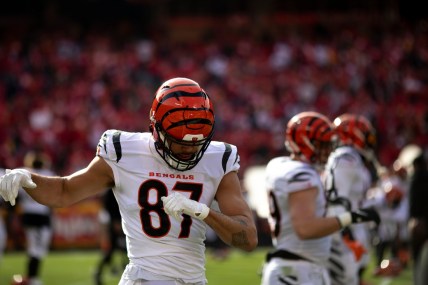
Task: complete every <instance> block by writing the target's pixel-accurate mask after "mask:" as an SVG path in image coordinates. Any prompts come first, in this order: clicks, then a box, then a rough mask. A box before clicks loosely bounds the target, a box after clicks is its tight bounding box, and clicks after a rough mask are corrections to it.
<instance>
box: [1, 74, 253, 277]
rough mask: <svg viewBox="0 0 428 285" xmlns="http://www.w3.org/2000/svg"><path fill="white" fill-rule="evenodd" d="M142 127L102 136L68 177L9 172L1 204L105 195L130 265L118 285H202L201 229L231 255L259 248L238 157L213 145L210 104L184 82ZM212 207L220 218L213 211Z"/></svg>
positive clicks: (161, 95)
mask: <svg viewBox="0 0 428 285" xmlns="http://www.w3.org/2000/svg"><path fill="white" fill-rule="evenodd" d="M136 119H138V118H136ZM149 119H150V130H151V132H136V133H131V132H126V131H119V130H107V131H106V132H104V134H103V135H102V137H101V139H100V142H99V144H98V148H97V152H96V156H95V158H94V159H93V160H92V161H91V162H90V163H89V165H88V166H87V167H86V168H84V169H81V170H79V171H77V172H75V173H73V174H71V175H69V176H65V177H48V176H42V175H39V174H36V173H34V172H30V171H27V170H24V169H14V170H11V171H9V172H8V173H7V174H5V175H4V176H2V177H1V178H0V195H1V196H3V198H4V199H5V200H6V201H10V202H11V203H12V204H14V202H15V198H16V196H17V189H18V188H19V187H21V186H23V187H24V188H25V189H26V190H27V192H28V193H29V194H30V195H31V196H32V197H33V198H34V199H35V200H37V201H38V202H40V203H42V204H45V205H49V206H51V207H66V206H69V205H71V204H73V203H77V202H79V201H81V200H83V199H85V198H88V197H90V196H93V195H95V194H99V193H101V192H102V191H105V189H107V188H112V189H113V192H114V195H115V197H116V200H117V202H118V204H119V209H120V213H121V215H122V225H123V231H124V233H125V235H126V243H127V251H128V257H129V260H130V261H129V264H128V265H127V267H126V269H125V271H124V273H123V274H122V278H121V280H120V283H119V284H121V285H133V284H145V285H147V284H149V285H154V284H156V285H173V284H174V285H175V284H198V285H199V284H206V282H207V280H206V277H205V245H204V239H205V231H206V227H207V226H210V227H211V228H212V229H213V230H214V231H215V232H216V233H217V234H218V235H219V237H220V238H221V239H222V240H223V241H224V242H225V243H226V244H228V245H231V246H234V247H236V248H239V249H241V250H244V251H252V250H253V249H255V248H256V246H257V230H256V226H255V223H254V219H253V214H252V211H251V209H250V207H249V206H248V204H247V203H246V201H245V199H244V197H243V194H242V190H241V185H240V180H239V177H238V175H237V172H238V170H239V168H240V164H239V162H240V161H239V155H238V151H237V148H236V146H234V145H231V144H228V143H224V142H219V141H212V137H213V133H214V123H215V116H214V109H213V104H212V102H211V99H210V98H209V96H208V95H207V93H206V92H205V91H204V90H203V89H202V88H201V87H200V86H199V84H198V83H197V82H195V81H193V80H191V79H188V78H173V79H170V80H167V81H166V82H164V83H163V84H162V85H161V86H160V87H159V89H158V90H157V92H156V96H155V98H154V101H153V104H152V107H151V110H150V114H149ZM214 200H216V201H217V202H218V205H219V209H220V211H215V210H212V209H210V205H211V203H212V202H213V201H214Z"/></svg>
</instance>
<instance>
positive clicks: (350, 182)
mask: <svg viewBox="0 0 428 285" xmlns="http://www.w3.org/2000/svg"><path fill="white" fill-rule="evenodd" d="M333 124H334V126H335V130H336V132H337V134H338V137H339V143H338V147H337V148H336V149H335V150H334V151H333V152H332V153H331V155H330V157H329V159H328V162H327V164H326V169H325V173H324V174H325V175H324V176H323V177H324V179H325V187H326V190H327V192H328V195H327V196H328V200H329V202H330V203H329V213H328V215H338V214H341V213H343V212H346V211H355V210H357V209H358V208H360V207H363V206H364V201H365V199H366V194H367V190H368V189H369V188H370V187H371V186H372V178H371V177H372V176H371V173H370V171H369V169H368V167H367V163H370V162H373V161H374V154H373V148H374V145H375V143H376V134H375V130H374V128H373V126H372V125H371V123H370V122H369V121H368V120H367V119H366V118H364V117H363V116H359V115H353V114H344V115H342V116H339V117H337V118H336V119H335V120H334V121H333ZM370 245H371V242H370V237H369V231H368V224H358V225H351V226H349V227H347V228H346V229H344V231H342V232H341V233H336V234H335V235H334V236H333V241H332V252H331V253H332V256H331V257H330V260H329V261H330V262H329V271H330V275H331V279H332V284H334V285H339V284H340V285H343V284H346V285H357V284H360V282H361V280H360V279H361V278H360V276H361V274H362V270H363V269H364V268H365V266H366V265H367V263H368V261H369V257H370V256H369V248H370Z"/></svg>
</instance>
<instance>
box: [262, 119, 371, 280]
mask: <svg viewBox="0 0 428 285" xmlns="http://www.w3.org/2000/svg"><path fill="white" fill-rule="evenodd" d="M335 137H336V135H335V132H334V127H333V125H332V123H331V122H330V120H329V119H328V118H326V117H325V116H324V115H322V114H319V113H317V112H303V113H300V114H297V115H295V116H294V117H293V118H291V120H290V121H289V122H288V124H287V130H286V135H285V145H286V147H287V149H288V151H289V152H290V157H285V156H284V157H277V158H274V159H272V160H271V161H270V162H269V163H268V165H267V167H266V189H267V191H268V196H269V208H270V215H269V217H268V221H269V224H270V227H271V231H272V239H273V245H274V251H272V252H270V253H269V254H268V255H267V259H266V263H265V265H264V267H263V276H262V281H261V284H262V285H273V284H299V285H302V284H305V285H328V284H330V280H329V276H328V272H327V268H326V266H325V264H326V263H327V260H328V258H329V256H330V244H331V238H330V235H331V234H333V233H334V232H337V231H339V230H340V229H342V228H343V227H345V226H347V225H349V224H351V223H356V222H364V221H368V220H372V219H375V220H376V219H377V218H378V217H377V216H376V215H375V216H373V215H372V212H370V211H366V212H364V211H363V212H360V213H356V212H346V213H342V214H341V215H338V216H335V217H326V216H325V214H326V199H325V192H324V188H323V185H322V182H321V178H320V174H319V171H320V169H321V168H322V166H323V165H324V164H325V162H326V161H327V158H328V155H329V154H330V151H331V149H332V147H333V143H334V141H335Z"/></svg>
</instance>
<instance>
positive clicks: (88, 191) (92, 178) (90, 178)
mask: <svg viewBox="0 0 428 285" xmlns="http://www.w3.org/2000/svg"><path fill="white" fill-rule="evenodd" d="M113 185H114V179H113V171H112V169H111V167H110V166H109V165H108V164H107V162H106V161H105V160H104V159H103V158H101V157H99V156H96V157H95V158H94V159H93V160H92V161H91V162H90V164H89V165H88V166H87V167H86V168H84V169H81V170H79V171H77V172H75V173H73V174H71V175H69V176H66V177H64V195H65V197H66V200H67V201H69V202H71V203H75V202H77V201H80V200H83V199H85V198H88V197H90V196H93V195H95V194H98V193H100V192H102V191H104V190H105V189H107V188H111V187H112V186H113Z"/></svg>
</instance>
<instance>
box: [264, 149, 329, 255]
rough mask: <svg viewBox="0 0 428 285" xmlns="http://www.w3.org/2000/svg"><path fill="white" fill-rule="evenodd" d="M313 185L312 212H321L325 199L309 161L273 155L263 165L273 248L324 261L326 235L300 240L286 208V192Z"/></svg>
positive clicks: (327, 253)
mask: <svg viewBox="0 0 428 285" xmlns="http://www.w3.org/2000/svg"><path fill="white" fill-rule="evenodd" d="M310 187H316V188H317V189H318V195H317V199H316V213H315V214H316V215H317V216H318V217H322V216H324V215H325V210H326V200H325V194H324V189H323V186H322V183H321V179H320V175H319V173H318V172H317V171H316V169H315V168H314V167H312V166H311V165H310V164H307V163H304V162H300V161H294V160H291V159H290V158H289V157H277V158H274V159H272V160H271V161H270V162H269V163H268V165H267V166H266V189H267V191H268V195H269V209H270V214H269V217H268V221H269V225H270V228H271V231H272V238H273V244H274V246H275V248H276V249H285V250H287V251H290V252H293V253H297V254H298V255H300V256H303V257H306V258H308V259H310V260H313V261H315V262H319V263H324V262H325V261H326V260H327V259H328V256H329V254H330V243H331V238H330V237H329V236H326V237H322V238H317V239H309V240H301V239H299V238H298V236H297V234H296V233H295V231H294V229H293V226H292V224H291V218H290V214H289V209H288V196H289V194H290V193H293V192H296V191H300V190H303V189H308V188H310Z"/></svg>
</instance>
